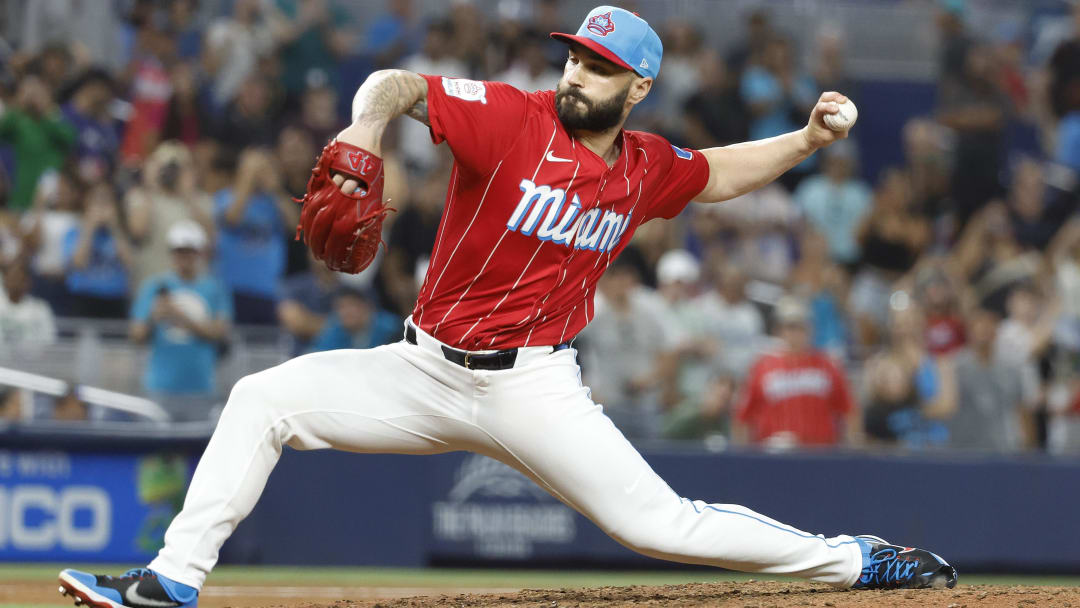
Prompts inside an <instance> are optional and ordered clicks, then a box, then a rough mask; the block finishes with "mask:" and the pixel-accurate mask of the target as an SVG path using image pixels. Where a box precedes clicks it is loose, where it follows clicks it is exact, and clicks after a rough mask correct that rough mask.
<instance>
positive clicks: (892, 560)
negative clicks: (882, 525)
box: [852, 534, 957, 589]
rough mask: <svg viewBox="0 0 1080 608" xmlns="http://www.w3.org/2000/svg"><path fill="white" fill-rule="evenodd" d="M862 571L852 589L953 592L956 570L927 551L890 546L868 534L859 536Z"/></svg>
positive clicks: (857, 538)
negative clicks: (944, 590) (951, 590)
mask: <svg viewBox="0 0 1080 608" xmlns="http://www.w3.org/2000/svg"><path fill="white" fill-rule="evenodd" d="M855 540H857V541H859V546H861V547H862V554H863V568H862V574H861V575H859V580H857V581H855V584H854V585H852V589H946V588H947V589H952V588H953V587H955V586H956V577H957V575H956V568H953V567H952V566H950V565H949V564H948V563H947V562H946V561H945V560H943V559H941V558H940V557H938V556H937V555H935V554H933V553H931V552H929V551H926V550H924V549H916V548H915V547H901V546H900V545H891V544H889V543H888V542H886V541H885V540H884V539H882V538H879V537H877V536H871V535H869V534H863V535H860V536H856V537H855Z"/></svg>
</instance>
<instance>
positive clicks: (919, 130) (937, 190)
mask: <svg viewBox="0 0 1080 608" xmlns="http://www.w3.org/2000/svg"><path fill="white" fill-rule="evenodd" d="M901 136H902V137H903V140H904V163H905V164H904V171H905V172H906V173H907V174H908V178H910V180H911V196H912V198H913V199H914V205H915V208H916V209H917V210H919V212H920V213H922V214H923V215H925V216H926V217H927V218H928V219H930V220H932V221H935V222H938V221H940V220H941V219H942V218H943V217H944V216H945V215H946V213H947V212H948V211H949V203H948V200H947V199H948V196H949V158H948V154H947V151H946V145H945V137H944V135H943V133H942V129H941V128H940V126H939V125H938V124H937V123H935V122H934V121H932V120H928V119H926V118H912V119H911V120H908V121H907V122H906V123H904V129H903V131H902V132H901ZM953 230H954V227H952V226H940V231H941V232H944V233H945V234H944V235H941V236H939V237H938V238H937V239H936V240H937V241H938V243H937V244H938V245H939V246H942V247H945V246H947V245H949V244H951V239H952V238H953V236H954V235H953Z"/></svg>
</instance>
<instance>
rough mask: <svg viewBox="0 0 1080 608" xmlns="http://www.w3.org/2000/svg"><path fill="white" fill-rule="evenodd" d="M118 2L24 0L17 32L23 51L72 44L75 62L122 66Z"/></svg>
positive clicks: (35, 51)
mask: <svg viewBox="0 0 1080 608" xmlns="http://www.w3.org/2000/svg"><path fill="white" fill-rule="evenodd" d="M118 6H119V4H117V3H113V2H94V3H87V2H80V1H79V0H37V1H35V2H26V3H24V4H23V13H22V15H23V22H22V28H21V29H20V34H21V35H22V45H21V47H20V50H21V51H22V52H24V53H29V54H35V53H38V52H39V51H41V50H43V49H45V48H46V47H47V46H48V45H50V44H55V43H61V44H70V45H72V51H73V54H74V55H75V57H76V58H77V59H78V63H79V64H82V65H85V64H90V63H97V64H104V65H105V66H107V67H109V68H110V69H114V70H116V69H119V68H121V67H123V55H124V49H123V41H122V40H121V39H120V37H118V36H117V35H116V34H117V31H118V30H119V29H120V19H119V15H118V14H117V7H118Z"/></svg>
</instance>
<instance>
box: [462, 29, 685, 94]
mask: <svg viewBox="0 0 1080 608" xmlns="http://www.w3.org/2000/svg"><path fill="white" fill-rule="evenodd" d="M470 38H472V36H470ZM516 42H517V48H516V49H515V52H514V54H513V56H512V58H511V60H510V66H509V67H508V68H507V69H506V71H504V72H502V73H501V74H499V75H498V76H496V77H495V78H494V80H498V81H500V82H505V83H507V84H509V85H510V86H513V87H517V88H519V89H521V90H522V91H547V90H549V89H554V88H555V87H556V85H558V84H559V79H560V78H561V77H562V73H561V72H559V71H558V70H556V69H555V68H553V67H552V66H551V64H550V63H548V58H547V56H546V55H545V51H546V49H547V35H546V34H541V33H540V32H538V31H536V30H527V31H525V32H524V33H523V34H522V36H521V37H520V39H519V40H517V41H516ZM665 65H666V64H665Z"/></svg>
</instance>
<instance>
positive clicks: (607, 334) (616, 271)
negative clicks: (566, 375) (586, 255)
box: [579, 248, 668, 439]
mask: <svg viewBox="0 0 1080 608" xmlns="http://www.w3.org/2000/svg"><path fill="white" fill-rule="evenodd" d="M628 254H629V255H628ZM635 254H637V252H636V250H634V249H632V248H627V249H625V250H623V252H622V253H621V254H619V257H617V258H615V260H613V261H612V263H611V267H610V268H608V271H607V272H606V273H605V274H604V275H603V276H602V277H601V278H600V283H599V284H598V293H597V298H596V313H595V314H596V316H595V317H594V318H593V320H592V322H591V323H590V324H589V325H588V326H586V327H585V329H584V330H583V331H582V332H581V334H580V347H579V348H580V350H581V360H582V369H583V370H584V372H583V373H584V374H585V384H586V386H589V387H590V388H591V389H592V396H593V400H594V401H596V402H597V403H602V404H603V406H604V413H605V414H607V415H608V417H610V418H611V420H612V422H614V423H615V426H617V427H618V428H619V430H620V431H622V432H623V434H624V435H626V436H627V437H629V438H633V439H652V438H655V437H657V436H658V434H659V432H660V424H661V422H660V395H659V383H660V380H661V377H660V376H661V374H660V373H659V370H658V368H657V360H658V358H659V357H660V356H661V354H662V353H663V352H664V351H665V350H666V349H667V340H668V338H667V336H665V334H664V328H663V326H662V325H661V324H660V320H659V318H658V315H657V314H655V313H656V304H655V299H654V298H655V296H653V294H652V293H651V292H650V290H648V289H647V288H644V287H641V285H640V282H641V279H640V277H639V274H638V271H637V269H636V267H635V264H636V262H635V261H634V260H632V259H631V258H633V257H635ZM638 255H639V254H638Z"/></svg>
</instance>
